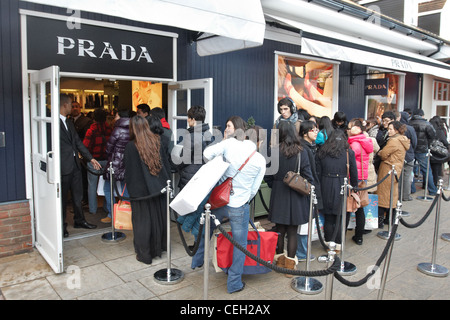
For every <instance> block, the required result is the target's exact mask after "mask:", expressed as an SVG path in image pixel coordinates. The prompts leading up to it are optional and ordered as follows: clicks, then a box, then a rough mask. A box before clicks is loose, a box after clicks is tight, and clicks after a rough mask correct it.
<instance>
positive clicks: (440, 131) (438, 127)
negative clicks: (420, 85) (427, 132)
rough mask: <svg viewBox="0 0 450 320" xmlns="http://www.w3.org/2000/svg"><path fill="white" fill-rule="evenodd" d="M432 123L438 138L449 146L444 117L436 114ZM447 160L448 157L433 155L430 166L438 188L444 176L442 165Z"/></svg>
mask: <svg viewBox="0 0 450 320" xmlns="http://www.w3.org/2000/svg"><path fill="white" fill-rule="evenodd" d="M430 123H431V125H432V126H433V128H434V130H435V131H436V139H437V140H439V141H440V142H442V143H443V145H444V146H445V147H446V148H448V142H447V134H446V129H445V125H444V123H443V121H442V119H441V118H440V117H439V116H434V117H433V118H431V119H430ZM446 161H448V158H447V157H444V158H440V157H438V156H434V155H433V154H432V155H431V158H430V167H431V172H432V174H433V181H434V184H435V186H436V188H437V184H438V181H439V179H442V178H443V177H444V174H443V170H442V167H443V165H444V162H446Z"/></svg>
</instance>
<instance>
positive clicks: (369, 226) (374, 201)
mask: <svg viewBox="0 0 450 320" xmlns="http://www.w3.org/2000/svg"><path fill="white" fill-rule="evenodd" d="M364 215H365V216H366V222H365V225H364V229H365V230H374V229H378V195H376V194H371V193H369V204H368V205H367V206H365V207H364ZM355 227H356V216H355V213H354V212H352V213H351V214H350V221H349V223H348V229H354V228H355Z"/></svg>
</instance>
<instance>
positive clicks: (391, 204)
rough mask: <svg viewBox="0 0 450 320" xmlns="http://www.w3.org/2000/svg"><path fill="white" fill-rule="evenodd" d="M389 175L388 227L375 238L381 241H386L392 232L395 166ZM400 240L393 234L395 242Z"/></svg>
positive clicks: (397, 235)
mask: <svg viewBox="0 0 450 320" xmlns="http://www.w3.org/2000/svg"><path fill="white" fill-rule="evenodd" d="M389 174H391V191H390V196H389V213H388V216H389V225H388V231H380V232H378V234H377V236H378V237H379V238H381V239H384V240H388V239H389V238H390V237H391V232H392V220H393V217H394V215H393V210H392V209H393V202H394V179H395V176H396V174H397V172H396V171H395V166H394V165H393V166H392V169H391V171H390V173H389ZM401 238H402V236H401V235H400V234H398V233H396V234H395V240H400V239H401Z"/></svg>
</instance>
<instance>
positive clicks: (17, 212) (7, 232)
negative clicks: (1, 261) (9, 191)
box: [0, 200, 32, 258]
mask: <svg viewBox="0 0 450 320" xmlns="http://www.w3.org/2000/svg"><path fill="white" fill-rule="evenodd" d="M31 250H32V235H31V214H30V205H29V202H28V200H25V201H16V202H8V203H3V204H2V203H0V258H1V257H6V256H11V255H15V254H19V253H24V252H29V251H31Z"/></svg>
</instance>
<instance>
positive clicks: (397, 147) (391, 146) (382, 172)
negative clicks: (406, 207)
mask: <svg viewBox="0 0 450 320" xmlns="http://www.w3.org/2000/svg"><path fill="white" fill-rule="evenodd" d="M410 144H411V143H410V141H409V139H408V138H407V137H406V136H404V135H401V134H396V135H394V136H392V137H389V139H388V141H387V143H386V146H385V147H384V148H383V149H381V150H380V151H379V152H378V155H379V156H380V157H381V164H380V169H379V170H378V181H380V180H381V179H383V178H384V177H385V176H386V175H387V174H388V172H389V171H390V170H391V169H392V166H393V165H394V166H395V171H396V172H397V176H398V177H400V174H401V172H402V169H403V161H404V160H405V154H406V150H408V149H409V146H410ZM393 191H394V193H393V202H392V205H393V206H396V205H397V200H398V182H397V179H395V178H394V190H393ZM377 194H378V206H379V207H382V208H389V205H390V204H389V202H390V194H391V176H390V177H389V178H387V179H386V180H384V181H383V182H382V183H381V184H380V185H378V189H377Z"/></svg>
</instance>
